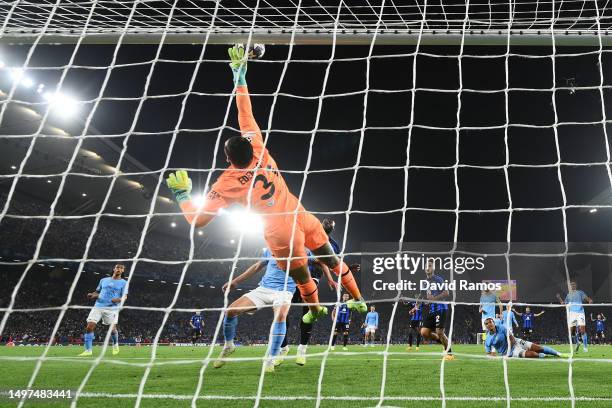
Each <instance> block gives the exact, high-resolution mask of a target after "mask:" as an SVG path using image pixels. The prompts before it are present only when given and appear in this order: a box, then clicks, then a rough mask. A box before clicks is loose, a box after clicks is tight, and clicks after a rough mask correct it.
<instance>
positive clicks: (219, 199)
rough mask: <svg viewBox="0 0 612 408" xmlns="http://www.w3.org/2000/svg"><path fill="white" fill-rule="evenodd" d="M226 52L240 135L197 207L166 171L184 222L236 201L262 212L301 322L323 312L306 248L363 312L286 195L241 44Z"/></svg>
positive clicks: (341, 268) (347, 276) (355, 292)
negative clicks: (257, 114) (299, 304)
mask: <svg viewBox="0 0 612 408" xmlns="http://www.w3.org/2000/svg"><path fill="white" fill-rule="evenodd" d="M229 55H230V59H231V64H230V66H231V68H232V72H233V74H234V84H235V85H236V105H237V107H238V122H239V124H240V132H241V136H233V137H231V138H229V139H228V140H227V141H226V142H225V146H224V152H225V155H226V156H227V161H228V162H229V163H230V166H229V167H228V168H227V169H226V170H225V171H224V172H223V173H222V174H221V176H219V178H218V179H217V181H216V182H215V183H214V184H213V186H212V187H211V189H210V191H209V192H208V194H207V197H206V201H205V203H204V204H203V205H202V206H200V207H198V206H197V205H196V204H195V203H194V202H193V201H192V200H191V195H190V193H191V180H190V179H189V177H188V175H187V172H186V171H184V170H181V171H177V172H176V173H172V174H170V176H169V177H168V179H167V185H168V187H169V188H170V190H171V191H172V193H173V194H174V196H175V197H176V200H177V201H178V203H179V205H180V207H181V210H182V211H183V214H184V215H185V218H186V219H187V221H188V222H189V223H191V224H194V225H195V227H204V226H206V225H207V224H208V223H209V222H210V221H211V220H212V219H213V218H214V217H215V215H216V213H217V211H218V210H219V209H221V208H225V207H228V206H230V205H232V204H236V203H237V204H242V205H245V206H249V207H250V208H252V209H253V210H254V211H256V212H258V213H260V214H262V215H263V219H264V238H265V240H266V243H267V245H268V248H270V250H271V251H272V254H273V255H274V258H275V259H276V261H277V263H278V266H279V267H280V268H282V269H283V270H287V263H288V264H289V275H290V276H291V277H292V278H293V279H294V280H295V282H296V284H297V287H298V290H299V291H300V294H301V296H302V299H303V300H304V303H309V309H310V311H309V312H308V313H306V314H305V315H304V316H303V318H302V320H303V321H304V323H307V324H310V323H312V322H314V321H315V320H317V319H318V318H319V317H321V316H324V315H326V314H327V308H325V307H323V306H320V305H319V296H318V293H317V285H316V284H315V282H314V281H313V280H312V278H311V276H310V273H309V271H308V265H307V264H308V257H307V255H306V248H309V249H310V250H311V251H312V253H313V254H314V256H315V257H316V258H318V259H319V260H320V261H321V262H323V263H324V264H326V265H327V266H328V267H329V268H330V269H331V270H333V271H334V273H336V275H340V277H341V282H342V286H344V287H345V288H346V290H347V291H348V292H349V293H350V295H351V296H352V298H353V299H352V300H351V301H350V303H349V307H350V308H351V309H354V310H357V311H359V312H361V313H365V312H366V311H367V306H366V304H365V301H364V300H363V298H362V297H361V293H360V291H359V288H358V286H357V282H356V281H355V279H354V277H353V274H352V272H351V271H350V269H349V267H348V266H347V265H346V263H344V262H340V260H339V259H338V257H337V256H336V254H335V253H334V251H333V249H332V247H331V245H330V243H329V238H328V236H327V234H326V233H325V231H324V230H323V226H322V225H321V223H320V222H319V220H318V219H317V218H316V217H315V216H314V215H312V214H311V213H309V212H308V211H306V210H305V209H304V207H303V206H302V204H301V203H300V202H299V201H298V199H297V198H296V197H295V196H294V195H293V194H291V192H290V191H289V189H288V187H287V184H286V183H285V180H284V179H283V177H282V175H281V174H280V172H279V171H278V166H277V165H276V162H275V161H274V159H273V158H272V156H271V155H270V153H269V152H268V150H267V149H266V148H265V146H264V142H263V137H262V135H261V131H260V129H259V126H258V125H257V122H256V121H255V118H254V117H253V111H252V107H251V99H250V97H249V91H248V89H247V84H246V71H247V61H246V56H245V55H244V48H242V47H241V46H234V47H232V48H230V49H229ZM294 224H295V233H293V229H294Z"/></svg>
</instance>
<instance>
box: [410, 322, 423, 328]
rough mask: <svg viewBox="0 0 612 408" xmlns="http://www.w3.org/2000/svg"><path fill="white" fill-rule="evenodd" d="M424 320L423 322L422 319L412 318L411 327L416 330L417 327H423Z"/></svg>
mask: <svg viewBox="0 0 612 408" xmlns="http://www.w3.org/2000/svg"><path fill="white" fill-rule="evenodd" d="M422 322H423V321H422V320H411V321H410V328H412V329H415V330H416V329H418V328H419V327H421V323H422Z"/></svg>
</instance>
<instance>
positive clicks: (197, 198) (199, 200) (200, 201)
mask: <svg viewBox="0 0 612 408" xmlns="http://www.w3.org/2000/svg"><path fill="white" fill-rule="evenodd" d="M205 201H206V197H205V196H204V194H194V195H192V196H191V202H192V203H193V204H195V206H196V207H197V208H202V207H203V206H204V202H205Z"/></svg>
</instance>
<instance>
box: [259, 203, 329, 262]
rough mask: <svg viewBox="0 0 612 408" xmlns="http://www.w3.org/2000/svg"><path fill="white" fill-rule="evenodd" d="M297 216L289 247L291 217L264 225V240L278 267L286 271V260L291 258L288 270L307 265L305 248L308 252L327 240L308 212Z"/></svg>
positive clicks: (316, 221)
mask: <svg viewBox="0 0 612 408" xmlns="http://www.w3.org/2000/svg"><path fill="white" fill-rule="evenodd" d="M301 210H302V212H300V213H298V214H297V220H296V222H295V233H294V235H293V246H291V244H290V242H291V234H292V232H293V224H294V222H293V220H294V216H293V215H288V216H286V217H282V218H279V219H275V220H270V222H269V224H268V225H266V228H265V232H264V238H265V240H266V243H267V244H268V248H270V251H272V255H274V258H275V259H276V262H277V263H278V266H279V267H280V268H282V269H287V259H289V258H291V262H290V267H289V270H293V269H296V268H299V267H300V266H303V265H306V264H307V263H308V257H307V255H306V248H308V249H310V250H314V249H318V248H321V247H322V246H323V245H325V244H326V243H327V242H328V241H329V238H328V237H327V234H326V233H325V230H324V229H323V226H322V225H321V222H320V221H319V219H318V218H317V217H315V216H314V215H312V214H311V213H309V212H305V211H304V209H303V208H302V209H301Z"/></svg>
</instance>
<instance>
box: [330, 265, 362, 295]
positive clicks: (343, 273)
mask: <svg viewBox="0 0 612 408" xmlns="http://www.w3.org/2000/svg"><path fill="white" fill-rule="evenodd" d="M332 270H333V271H334V273H335V274H336V275H340V281H341V282H342V286H344V287H345V288H346V290H347V291H348V293H350V295H351V297H352V298H353V299H355V300H361V299H363V298H362V297H361V291H359V287H358V286H357V282H356V281H355V277H354V276H353V272H351V270H350V269H349V267H348V265H347V264H346V263H344V262H341V263H339V264H338V265H336V267H335V268H333V269H332Z"/></svg>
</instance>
